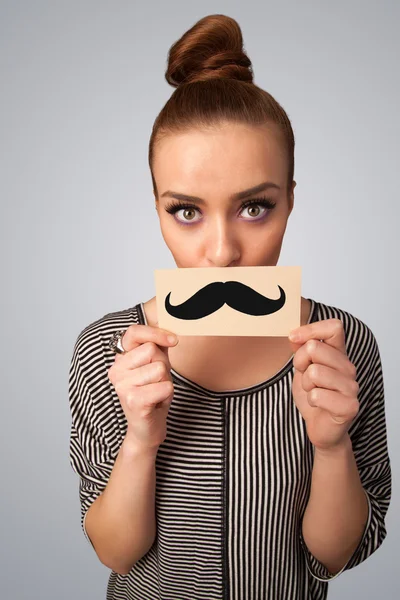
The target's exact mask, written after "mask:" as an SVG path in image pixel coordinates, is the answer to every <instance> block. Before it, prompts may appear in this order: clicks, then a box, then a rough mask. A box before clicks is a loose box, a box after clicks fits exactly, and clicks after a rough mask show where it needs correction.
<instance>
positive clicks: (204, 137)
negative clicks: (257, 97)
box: [154, 125, 287, 187]
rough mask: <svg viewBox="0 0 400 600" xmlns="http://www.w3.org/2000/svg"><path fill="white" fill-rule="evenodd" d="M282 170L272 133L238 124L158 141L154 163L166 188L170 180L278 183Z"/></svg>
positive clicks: (281, 154)
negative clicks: (269, 181) (274, 181)
mask: <svg viewBox="0 0 400 600" xmlns="http://www.w3.org/2000/svg"><path fill="white" fill-rule="evenodd" d="M286 169H287V164H286V156H285V153H284V152H283V148H282V144H281V141H280V140H279V136H278V135H276V133H275V132H273V131H270V130H266V129H265V128H249V127H245V126H240V125H239V126H231V127H224V128H219V129H214V130H191V131H188V132H185V133H179V134H171V135H170V136H168V137H166V138H164V139H163V140H162V142H161V144H160V146H159V147H158V148H157V151H156V153H155V160H154V172H155V173H154V174H155V176H156V177H157V180H162V182H163V184H162V185H163V186H164V182H165V185H167V186H168V187H171V185H172V183H171V182H172V181H173V180H175V181H177V182H179V183H180V184H182V185H184V184H185V182H187V183H190V182H196V183H200V182H201V180H204V178H207V180H209V181H212V180H213V181H214V184H215V183H216V182H217V181H226V182H229V181H230V182H232V185H234V182H235V179H236V180H238V181H240V185H241V186H242V187H245V186H243V178H244V177H245V179H246V180H247V181H250V185H249V187H251V184H252V183H253V182H254V181H255V180H257V179H258V180H259V181H264V180H265V179H272V180H276V179H278V180H279V181H276V183H278V184H279V183H280V182H282V181H283V179H284V177H285V174H286ZM160 183H161V181H160ZM253 185H254V183H253Z"/></svg>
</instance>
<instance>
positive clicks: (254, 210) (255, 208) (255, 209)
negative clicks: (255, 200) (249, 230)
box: [243, 204, 265, 218]
mask: <svg viewBox="0 0 400 600" xmlns="http://www.w3.org/2000/svg"><path fill="white" fill-rule="evenodd" d="M243 210H244V211H246V210H247V211H248V213H247V214H248V215H250V217H251V218H254V217H258V216H260V213H261V212H262V209H261V206H260V205H259V204H250V206H245V207H244V209H243ZM264 210H265V209H264Z"/></svg>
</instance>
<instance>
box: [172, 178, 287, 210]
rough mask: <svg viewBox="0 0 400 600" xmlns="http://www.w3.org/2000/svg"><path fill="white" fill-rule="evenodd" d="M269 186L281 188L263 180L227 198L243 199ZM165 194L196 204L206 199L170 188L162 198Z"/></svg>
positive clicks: (203, 202)
mask: <svg viewBox="0 0 400 600" xmlns="http://www.w3.org/2000/svg"><path fill="white" fill-rule="evenodd" d="M269 188H275V189H277V190H280V189H281V188H280V186H279V185H277V184H276V183H273V182H272V181H264V183H260V184H259V185H256V186H254V187H252V188H249V189H248V190H243V191H242V192H236V193H235V194H232V195H231V196H230V197H229V199H230V200H232V201H233V200H243V199H244V198H247V197H248V196H252V195H253V194H257V193H259V192H262V191H264V190H267V189H269ZM165 196H168V197H170V198H176V200H189V201H193V202H197V203H198V204H206V201H205V200H203V198H199V197H198V196H189V195H188V194H180V193H179V192H172V191H171V190H167V191H166V192H164V193H163V194H161V197H162V198H164V197H165Z"/></svg>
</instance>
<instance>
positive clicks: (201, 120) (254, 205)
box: [70, 15, 391, 600]
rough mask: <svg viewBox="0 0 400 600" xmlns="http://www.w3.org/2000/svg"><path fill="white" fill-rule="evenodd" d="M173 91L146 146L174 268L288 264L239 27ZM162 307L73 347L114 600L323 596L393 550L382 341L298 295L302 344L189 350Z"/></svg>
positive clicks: (274, 137)
mask: <svg viewBox="0 0 400 600" xmlns="http://www.w3.org/2000/svg"><path fill="white" fill-rule="evenodd" d="M166 78H167V81H168V82H169V83H170V84H171V85H174V86H175V87H176V88H177V89H176V91H175V92H174V94H173V95H172V97H171V98H170V100H169V101H168V102H167V104H166V105H165V107H164V108H163V110H162V111H161V113H160V115H159V116H158V117H157V119H156V122H155V125H154V128H153V132H152V136H151V140H150V151H149V162H150V170H151V175H152V181H153V188H154V196H155V207H156V210H157V213H158V217H159V222H160V226H161V231H162V235H163V238H164V240H165V243H166V245H167V246H168V248H169V250H170V251H171V253H172V255H173V257H174V260H175V262H176V265H177V267H215V266H216V267H231V266H248V265H276V264H277V262H278V259H279V255H280V250H281V246H282V242H283V238H284V234H285V229H286V225H287V222H288V218H289V215H290V214H291V211H292V209H293V205H294V188H295V185H296V183H295V182H294V180H293V175H294V136H293V131H292V128H291V125H290V122H289V119H288V117H287V115H286V113H285V111H284V110H283V108H282V107H281V106H280V105H279V104H278V103H277V102H276V100H274V98H272V96H271V95H270V94H268V93H267V92H265V91H263V90H262V89H260V88H259V87H257V86H256V85H255V84H254V83H253V74H252V70H251V63H250V60H249V58H248V57H247V56H246V54H245V53H244V50H243V44H242V35H241V30H240V28H239V26H238V24H237V23H236V21H234V20H233V19H231V18H229V17H226V16H223V15H211V16H208V17H205V18H204V19H201V20H200V21H199V22H198V23H196V24H195V25H194V26H193V27H192V28H191V29H190V30H189V31H188V32H186V33H185V35H184V36H183V37H182V38H181V39H180V40H179V41H177V42H176V43H175V44H174V45H173V46H172V48H171V50H170V53H169V64H168V68H167V73H166ZM157 325H158V322H157V309H156V303H155V298H151V299H149V300H147V301H145V302H139V303H138V304H136V305H135V306H134V307H131V308H128V309H125V310H121V311H118V312H114V313H109V314H106V315H105V316H103V317H102V318H101V319H99V320H97V321H95V322H93V323H91V324H90V325H88V326H87V327H86V328H85V329H84V330H83V331H82V332H81V333H80V334H79V336H78V339H77V341H76V344H75V348H74V352H73V357H72V362H71V368H70V406H71V413H72V428H71V446H70V457H71V464H72V467H73V469H74V470H75V471H76V472H77V473H78V474H79V476H80V500H81V509H82V510H81V525H82V527H83V531H84V533H85V535H86V536H87V539H88V540H89V542H90V543H91V544H92V545H93V548H94V550H95V551H96V553H97V555H98V557H99V559H100V561H101V562H102V563H103V564H105V565H106V566H108V567H109V568H110V569H111V570H112V572H111V574H110V577H109V584H108V589H107V599H108V600H117V599H126V598H129V599H136V600H156V599H157V600H178V599H185V600H191V599H194V598H196V599H197V600H200V599H202V598H204V599H205V600H206V599H207V600H217V599H218V600H219V599H221V600H222V599H229V600H230V599H232V600H233V599H235V600H260V599H261V598H262V599H264V598H265V599H267V598H268V599H270V600H275V599H276V600H292V599H298V600H306V599H315V600H317V599H318V600H322V599H324V598H326V597H327V592H328V582H329V581H330V580H331V579H333V578H334V577H337V576H338V575H339V574H340V573H342V572H343V571H345V570H349V569H351V568H353V567H355V566H356V565H358V564H360V563H361V562H362V561H364V560H365V559H366V558H368V557H369V556H370V555H371V554H372V553H373V552H375V551H376V550H377V548H379V546H380V545H381V544H382V542H383V540H384V538H385V536H386V529H385V516H386V512H387V509H388V506H389V502H390V497H391V469H390V459H389V455H388V449H387V440H386V422H385V404H384V387H383V377H382V366H381V360H380V354H379V349H378V346H377V342H376V339H375V337H374V335H373V333H372V331H371V330H370V329H369V327H368V326H367V325H366V324H365V323H363V322H362V321H361V320H360V319H358V318H357V317H355V316H353V315H352V314H350V313H348V312H346V311H345V310H342V309H339V308H336V307H333V306H329V305H327V304H323V303H322V302H317V301H316V300H314V299H312V298H301V327H300V329H299V330H298V333H299V337H298V338H293V339H289V338H284V337H249V338H245V337H240V336H238V337H223V336H222V337H208V336H207V337H196V336H194V337H190V336H181V337H180V339H179V341H178V343H177V340H176V339H175V341H174V340H172V341H170V340H169V337H168V333H169V332H165V331H163V330H161V329H159V328H158V326H157Z"/></svg>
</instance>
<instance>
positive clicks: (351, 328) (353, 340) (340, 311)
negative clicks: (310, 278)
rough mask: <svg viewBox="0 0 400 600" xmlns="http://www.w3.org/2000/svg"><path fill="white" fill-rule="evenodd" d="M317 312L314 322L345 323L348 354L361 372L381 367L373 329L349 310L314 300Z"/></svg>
mask: <svg viewBox="0 0 400 600" xmlns="http://www.w3.org/2000/svg"><path fill="white" fill-rule="evenodd" d="M313 301H314V303H315V312H314V316H313V317H314V318H313V319H312V320H313V321H321V320H324V319H340V321H342V323H343V330H344V335H345V345H346V353H347V356H348V357H349V360H350V361H351V362H352V363H353V364H354V365H355V366H356V367H357V369H358V370H359V371H360V372H363V371H365V370H370V369H372V368H373V366H374V365H375V366H379V365H380V355H379V347H378V342H377V339H376V336H375V334H374V332H373V331H372V329H371V327H370V326H369V325H368V324H367V323H366V322H365V321H364V320H363V319H361V318H360V317H358V316H356V315H355V314H353V313H352V312H350V311H349V310H346V309H345V308H341V307H338V306H334V305H332V304H327V303H324V302H319V301H316V300H313Z"/></svg>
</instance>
